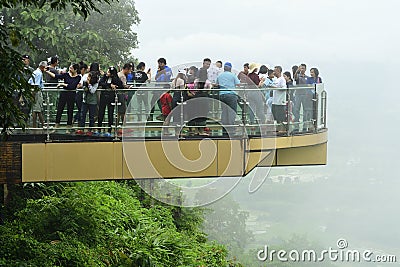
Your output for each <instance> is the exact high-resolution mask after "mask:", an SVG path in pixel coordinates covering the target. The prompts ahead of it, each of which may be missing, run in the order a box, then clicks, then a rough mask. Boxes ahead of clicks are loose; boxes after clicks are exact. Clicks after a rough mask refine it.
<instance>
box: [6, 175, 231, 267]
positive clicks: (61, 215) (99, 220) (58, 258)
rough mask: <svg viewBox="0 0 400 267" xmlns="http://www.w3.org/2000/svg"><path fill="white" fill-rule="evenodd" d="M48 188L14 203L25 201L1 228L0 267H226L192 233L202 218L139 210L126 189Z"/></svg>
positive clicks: (219, 249)
mask: <svg viewBox="0 0 400 267" xmlns="http://www.w3.org/2000/svg"><path fill="white" fill-rule="evenodd" d="M50 188H51V189H50V190H48V189H45V188H40V187H39V188H38V191H39V192H40V193H39V194H37V193H35V194H34V197H33V198H28V199H26V196H24V195H22V194H17V196H18V197H16V198H15V200H17V199H26V201H25V202H24V203H25V204H23V205H21V206H20V207H19V208H20V210H18V211H16V212H15V213H14V215H13V216H8V217H7V218H6V221H5V223H4V225H2V226H0V251H2V252H3V253H2V255H1V256H0V265H6V266H226V265H227V261H226V256H227V251H226V249H225V247H223V246H222V245H218V244H216V243H207V242H206V240H205V239H204V238H199V236H201V235H200V233H201V232H200V230H199V229H198V228H197V229H196V228H195V227H194V226H191V227H189V224H190V220H191V218H197V219H196V220H197V222H195V224H194V225H196V224H197V223H198V222H199V221H200V219H199V214H200V213H196V212H195V213H194V215H191V210H185V209H182V211H181V214H180V219H179V220H177V218H176V215H174V214H173V213H174V208H172V207H169V206H166V205H159V204H155V205H153V206H151V207H148V208H146V207H143V206H142V205H141V202H140V201H139V200H138V198H137V194H136V192H137V191H136V190H132V189H131V187H128V186H127V185H124V184H123V183H116V182H93V183H71V184H62V186H61V187H60V188H57V186H50ZM14 189H20V188H14ZM28 190H29V189H28ZM17 191H18V190H17ZM39 195H42V196H39ZM185 217H186V218H185ZM177 225H179V227H180V228H181V229H178V227H177Z"/></svg>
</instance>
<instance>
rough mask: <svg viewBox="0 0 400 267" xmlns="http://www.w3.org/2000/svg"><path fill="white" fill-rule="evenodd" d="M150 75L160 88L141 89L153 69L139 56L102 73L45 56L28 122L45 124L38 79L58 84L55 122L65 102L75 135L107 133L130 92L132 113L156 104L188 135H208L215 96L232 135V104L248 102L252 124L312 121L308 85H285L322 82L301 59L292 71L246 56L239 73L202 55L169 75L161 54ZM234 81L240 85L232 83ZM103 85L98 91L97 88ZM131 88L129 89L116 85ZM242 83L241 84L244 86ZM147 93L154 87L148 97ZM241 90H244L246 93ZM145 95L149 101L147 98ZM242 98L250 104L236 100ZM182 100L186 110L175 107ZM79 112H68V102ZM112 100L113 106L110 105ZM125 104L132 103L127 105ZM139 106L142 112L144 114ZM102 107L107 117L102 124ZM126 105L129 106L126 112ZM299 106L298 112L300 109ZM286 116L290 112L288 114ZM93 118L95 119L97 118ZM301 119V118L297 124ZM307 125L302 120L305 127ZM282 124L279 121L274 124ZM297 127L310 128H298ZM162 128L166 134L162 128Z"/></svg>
mask: <svg viewBox="0 0 400 267" xmlns="http://www.w3.org/2000/svg"><path fill="white" fill-rule="evenodd" d="M29 60H30V58H29V56H27V55H24V56H23V61H24V63H25V65H26V68H30V66H29V65H30V62H29ZM157 63H158V69H157V72H156V75H155V78H154V80H155V87H156V88H160V90H151V89H146V84H147V82H150V81H151V79H152V75H151V69H150V68H149V69H148V70H147V71H145V69H146V64H145V63H144V62H140V63H139V64H138V65H137V66H136V70H134V69H135V68H134V64H133V63H126V64H124V65H123V66H122V67H119V68H116V67H113V66H110V67H109V68H108V69H107V71H106V72H103V71H102V70H101V69H100V65H99V64H98V63H96V62H94V63H92V64H90V66H88V65H87V64H85V63H83V62H80V63H79V64H71V65H70V66H69V69H68V71H65V70H64V71H63V70H60V69H59V68H58V64H59V59H58V58H57V57H51V58H50V59H49V60H48V62H47V61H41V62H40V63H39V65H38V67H37V69H36V70H34V71H33V70H32V73H33V74H32V77H28V78H29V83H30V84H32V85H36V86H37V87H38V88H39V90H37V91H35V102H34V103H33V104H32V105H31V111H30V112H31V114H32V120H33V123H32V126H33V128H36V127H37V125H38V124H37V119H39V122H40V123H41V125H42V126H44V119H43V113H42V111H43V95H42V90H43V89H44V82H46V83H51V84H54V85H56V86H57V88H61V89H63V90H60V92H59V98H58V102H57V113H56V120H55V128H58V127H60V122H61V117H62V114H63V112H64V109H65V106H66V107H67V122H66V125H67V126H66V127H67V133H71V132H72V131H73V130H72V128H73V127H72V126H73V123H76V124H77V125H78V128H77V130H76V131H74V132H75V133H77V134H87V135H92V134H96V133H99V132H101V131H102V130H101V129H106V130H105V131H104V135H108V136H110V135H111V127H112V125H113V124H114V109H115V108H117V112H116V113H117V114H118V116H117V118H116V120H117V121H116V122H115V123H116V124H117V125H118V124H119V123H122V122H123V120H124V116H125V113H126V111H127V103H129V101H130V100H131V99H132V97H133V95H134V94H136V97H135V98H136V102H137V103H136V104H137V107H138V112H137V120H138V121H142V119H143V114H145V115H146V116H145V120H147V121H152V120H154V115H155V108H156V106H158V108H159V110H160V112H161V114H160V115H159V116H157V117H156V119H157V120H161V121H163V124H164V125H165V126H168V125H170V123H171V121H173V122H174V123H178V122H182V121H187V126H188V127H189V129H190V131H189V134H190V135H208V133H207V131H205V128H206V122H207V119H208V118H210V116H209V108H210V104H209V102H210V101H209V100H213V101H218V102H220V103H221V104H220V109H221V115H220V123H221V124H222V125H223V126H224V127H223V131H224V132H223V133H224V134H234V131H235V127H234V125H235V120H236V116H237V109H238V105H241V108H242V109H245V108H247V109H248V114H249V121H250V124H255V123H257V124H259V125H260V124H268V123H274V121H275V122H276V123H277V125H283V124H282V123H283V122H286V121H287V120H288V119H290V120H292V121H294V122H299V121H300V117H301V116H300V114H302V121H303V122H305V121H310V120H312V116H313V101H312V99H313V97H314V92H313V91H312V90H310V89H302V90H290V91H289V93H288V90H286V89H287V88H291V87H295V86H302V85H309V84H316V83H322V79H321V78H320V76H319V71H318V69H317V68H311V69H310V76H307V75H306V70H307V66H306V65H305V64H300V65H299V66H297V65H295V66H293V67H292V70H291V72H290V71H283V69H282V67H281V66H275V67H274V68H269V67H268V66H266V65H261V64H257V63H245V64H244V65H243V70H242V71H240V72H239V73H238V74H237V75H236V74H235V73H234V72H232V67H233V66H232V64H231V63H230V62H225V63H224V64H223V63H222V61H216V62H215V63H214V64H212V61H211V60H210V59H209V58H205V59H204V60H203V63H202V66H201V67H200V68H197V67H196V66H191V67H189V68H183V69H179V70H178V73H177V74H176V76H175V77H174V76H173V73H172V69H171V68H170V67H168V66H167V61H166V59H165V58H159V59H158V61H157ZM238 88H240V90H238ZM98 89H102V90H98ZM120 89H131V90H120ZM246 89H247V90H246ZM149 92H151V93H152V95H151V99H150V97H149ZM244 92H245V93H244ZM149 99H150V105H149V103H148V102H149ZM243 99H244V100H245V101H244V102H247V103H248V104H240V103H243V101H240V100H243ZM183 103H185V111H184V114H182V112H181V111H182V109H179V108H176V107H177V106H178V105H180V104H183ZM75 106H76V109H77V112H76V114H75V115H74V114H73V112H74V108H75ZM116 106H117V107H116ZM130 106H131V105H130ZM143 108H144V111H145V112H144V113H142V111H143ZM106 109H107V114H108V123H107V127H103V120H104V116H105V114H106V113H105V111H106ZM130 111H131V110H128V112H130ZM301 111H302V112H301ZM87 113H89V130H84V127H85V122H86V117H87ZM289 117H290V118H289ZM96 120H97V126H96V125H95V123H96ZM303 125H305V124H303ZM303 127H305V126H303ZM280 130H281V131H285V130H287V129H285V127H282V129H280ZM302 130H303V131H307V130H308V129H306V128H303V129H302ZM163 133H164V134H170V132H169V131H168V127H164V129H163Z"/></svg>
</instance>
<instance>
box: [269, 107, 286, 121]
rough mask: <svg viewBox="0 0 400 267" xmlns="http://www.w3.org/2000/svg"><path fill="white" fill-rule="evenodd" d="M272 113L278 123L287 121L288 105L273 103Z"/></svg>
mask: <svg viewBox="0 0 400 267" xmlns="http://www.w3.org/2000/svg"><path fill="white" fill-rule="evenodd" d="M272 115H273V116H274V120H276V122H277V123H282V122H284V121H286V106H284V105H274V104H272Z"/></svg>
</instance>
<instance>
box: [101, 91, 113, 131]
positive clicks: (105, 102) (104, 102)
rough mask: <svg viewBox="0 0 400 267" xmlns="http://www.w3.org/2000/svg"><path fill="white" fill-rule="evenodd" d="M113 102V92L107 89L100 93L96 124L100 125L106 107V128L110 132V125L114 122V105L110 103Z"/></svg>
mask: <svg viewBox="0 0 400 267" xmlns="http://www.w3.org/2000/svg"><path fill="white" fill-rule="evenodd" d="M114 102H115V93H114V92H109V91H103V92H101V95H100V104H99V120H98V124H97V125H98V126H99V127H102V125H103V119H104V115H105V113H106V107H107V112H108V127H110V129H109V130H108V131H109V132H111V125H113V123H114V106H113V105H112V104H111V103H114Z"/></svg>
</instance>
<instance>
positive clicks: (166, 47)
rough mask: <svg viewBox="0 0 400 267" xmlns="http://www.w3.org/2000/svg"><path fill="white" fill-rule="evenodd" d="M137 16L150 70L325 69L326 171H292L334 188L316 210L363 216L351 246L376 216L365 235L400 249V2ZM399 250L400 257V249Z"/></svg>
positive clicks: (307, 2)
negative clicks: (195, 65) (191, 66)
mask: <svg viewBox="0 0 400 267" xmlns="http://www.w3.org/2000/svg"><path fill="white" fill-rule="evenodd" d="M136 7H137V9H138V11H139V16H140V19H141V23H140V25H139V26H138V27H137V29H135V30H136V31H137V32H138V39H139V48H138V49H136V50H134V51H133V52H134V56H135V57H137V58H139V60H140V61H145V62H146V63H147V64H148V66H151V67H152V69H153V70H155V69H156V61H157V59H158V58H159V57H165V58H166V59H167V63H168V65H169V66H171V67H172V66H174V65H177V64H181V63H186V62H193V61H201V60H202V59H203V58H205V57H209V58H211V60H212V61H213V62H215V61H216V60H222V61H223V62H225V61H230V62H232V63H233V65H234V66H233V67H234V68H235V69H241V66H242V65H243V63H245V62H253V61H254V62H259V63H263V64H266V65H268V66H274V65H282V66H283V68H284V70H289V69H290V67H291V66H292V65H294V64H299V63H303V62H304V63H306V64H307V65H308V69H309V68H310V67H318V68H319V70H320V74H321V77H322V78H323V79H324V81H325V88H326V89H327V91H328V116H329V117H328V127H329V143H328V146H329V153H328V165H327V166H325V167H315V168H309V167H307V168H288V170H285V172H288V173H290V172H296V173H300V176H307V175H309V174H310V173H315V172H317V173H319V174H320V175H323V176H324V175H325V176H328V177H329V178H330V179H332V181H333V183H334V187H335V191H333V190H331V191H330V190H329V188H320V189H319V190H316V189H315V188H314V189H313V190H315V191H309V192H305V194H306V195H307V199H309V201H310V203H311V202H314V203H315V202H321V203H323V202H324V201H325V202H329V203H332V199H335V198H336V199H340V203H341V204H340V205H342V206H341V207H342V208H343V207H346V208H350V209H353V210H359V211H360V214H359V216H358V217H357V216H356V217H351V218H350V217H344V218H343V217H342V218H341V224H340V225H341V226H343V229H342V230H343V232H345V231H344V229H347V228H346V226H348V225H354V227H353V228H351V229H352V231H350V232H351V233H353V234H354V237H353V236H347V238H349V239H351V238H353V240H356V239H358V240H359V239H360V235H358V236H357V229H360V228H362V227H363V226H358V225H357V223H360V225H364V223H366V222H368V221H369V219H370V218H371V216H372V217H374V222H373V225H369V226H368V227H371V229H381V236H382V238H386V240H387V244H393V243H398V244H400V237H399V236H396V235H395V236H394V235H393V234H392V230H390V229H394V228H391V227H388V225H387V223H395V222H398V221H399V219H400V218H399V216H398V211H399V208H398V207H397V203H400V194H399V193H398V189H400V187H399V185H400V183H399V181H398V179H399V176H400V175H399V174H398V169H397V167H398V165H399V162H400V161H399V153H398V152H399V148H400V145H399V142H398V141H397V139H398V136H399V134H400V111H399V103H400V102H399V100H400V93H399V91H400V88H399V85H398V84H399V77H398V75H397V68H398V63H399V62H400V60H399V59H400V57H399V52H398V49H399V47H400V36H399V32H400V31H399V30H400V18H399V14H398V11H399V10H400V1H397V0H382V1H364V0H350V1H345V0H279V1H278V0H253V1H243V0H222V1H211V0H202V1H176V0H170V1H153V0H146V1H145V0H141V1H140V0H138V1H136ZM274 172H275V173H279V172H282V169H280V170H273V171H272V174H273V173H274ZM371 181H374V182H371ZM341 187H342V189H343V190H342V189H340V188H341ZM318 191H319V192H318ZM321 192H324V193H323V194H321ZM344 192H347V193H346V194H345V193H344ZM348 192H352V193H351V194H348ZM252 197H254V196H249V200H250V201H251V198H252ZM282 197H285V198H286V199H287V201H290V200H291V198H290V197H291V196H282ZM242 199H243V198H242ZM310 199H311V200H310ZM357 199H363V202H361V201H355V200H357ZM369 199H370V202H369V201H368V200H369ZM383 207H384V208H385V209H382V208H383ZM302 208H304V207H303V206H302ZM299 209H300V210H299V217H300V218H302V219H303V220H305V219H306V218H304V217H302V216H300V214H302V210H301V208H299ZM388 210H392V211H393V212H391V213H389V212H387V211H388ZM367 211H368V212H367ZM374 214H375V216H374ZM315 216H316V217H319V218H321V216H322V215H321V214H315ZM338 216H340V214H338ZM376 217H382V218H381V219H382V220H378V219H379V218H376ZM309 220H310V222H312V220H313V218H309ZM365 225H366V224H365ZM366 227H367V226H366ZM339 230H340V228H339ZM339 230H337V229H336V231H337V236H338V237H340V236H341V234H342V233H341V231H339ZM331 234H332V233H331ZM372 234H376V233H371V236H364V241H365V240H367V241H368V242H366V243H369V244H375V245H376V246H378V247H379V246H380V247H381V248H382V244H384V243H385V241H382V240H381V239H379V238H377V237H376V235H372ZM348 235H350V234H349V233H348ZM378 239H379V242H380V243H379V242H378ZM389 239H391V240H389ZM384 240H385V239H384ZM374 242H378V243H377V244H376V243H374ZM363 245H365V244H363ZM382 249H383V248H382ZM393 250H395V251H400V245H399V246H396V248H395V247H393ZM392 252H393V251H392ZM393 253H394V252H393ZM398 256H400V255H398Z"/></svg>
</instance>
